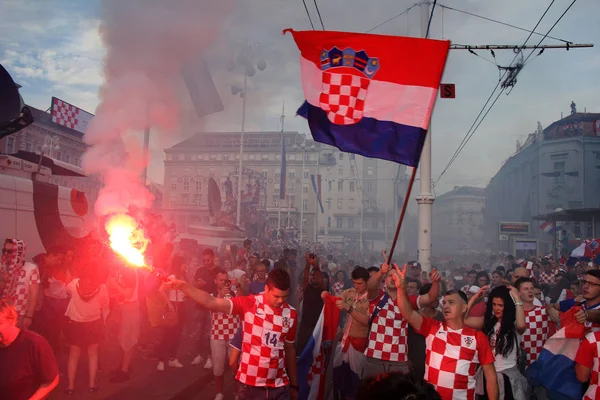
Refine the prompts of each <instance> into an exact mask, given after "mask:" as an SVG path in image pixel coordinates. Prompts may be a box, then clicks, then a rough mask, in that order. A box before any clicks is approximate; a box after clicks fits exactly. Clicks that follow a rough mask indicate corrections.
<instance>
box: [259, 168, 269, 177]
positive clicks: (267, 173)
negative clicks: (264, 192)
mask: <svg viewBox="0 0 600 400" xmlns="http://www.w3.org/2000/svg"><path fill="white" fill-rule="evenodd" d="M260 173H261V175H262V176H263V178H266V177H267V176H269V170H268V169H263V170H262V171H261V172H260Z"/></svg>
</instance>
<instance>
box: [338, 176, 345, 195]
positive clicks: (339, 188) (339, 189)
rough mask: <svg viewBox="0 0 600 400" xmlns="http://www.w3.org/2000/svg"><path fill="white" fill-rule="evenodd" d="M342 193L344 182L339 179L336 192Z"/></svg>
mask: <svg viewBox="0 0 600 400" xmlns="http://www.w3.org/2000/svg"><path fill="white" fill-rule="evenodd" d="M343 191H344V181H343V180H341V179H340V180H339V181H338V192H343Z"/></svg>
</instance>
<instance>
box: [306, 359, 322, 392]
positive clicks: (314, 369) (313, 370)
mask: <svg viewBox="0 0 600 400" xmlns="http://www.w3.org/2000/svg"><path fill="white" fill-rule="evenodd" d="M322 368H323V353H321V352H319V354H318V355H317V358H315V361H314V362H313V364H312V366H311V367H310V370H309V371H308V386H310V385H311V384H312V381H313V377H314V376H315V375H319V374H320V373H321V369H322Z"/></svg>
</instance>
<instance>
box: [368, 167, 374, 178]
mask: <svg viewBox="0 0 600 400" xmlns="http://www.w3.org/2000/svg"><path fill="white" fill-rule="evenodd" d="M367 175H369V176H371V175H373V167H369V168H367Z"/></svg>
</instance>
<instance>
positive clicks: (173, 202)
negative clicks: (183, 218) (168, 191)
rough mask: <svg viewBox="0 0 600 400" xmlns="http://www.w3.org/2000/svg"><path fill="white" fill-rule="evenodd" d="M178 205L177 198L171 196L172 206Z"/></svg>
mask: <svg viewBox="0 0 600 400" xmlns="http://www.w3.org/2000/svg"><path fill="white" fill-rule="evenodd" d="M176 205H177V198H176V197H171V206H176Z"/></svg>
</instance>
